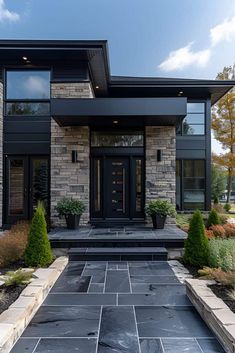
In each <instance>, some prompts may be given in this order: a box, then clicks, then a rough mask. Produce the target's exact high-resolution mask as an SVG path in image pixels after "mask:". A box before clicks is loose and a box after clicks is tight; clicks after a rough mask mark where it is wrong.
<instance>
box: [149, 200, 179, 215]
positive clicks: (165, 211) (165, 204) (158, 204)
mask: <svg viewBox="0 0 235 353" xmlns="http://www.w3.org/2000/svg"><path fill="white" fill-rule="evenodd" d="M145 210H146V213H147V215H149V216H155V215H156V214H158V215H161V216H171V217H175V216H176V211H175V207H174V206H173V205H172V204H171V203H170V202H169V201H167V200H155V201H150V202H149V204H148V205H147V206H146V208H145Z"/></svg>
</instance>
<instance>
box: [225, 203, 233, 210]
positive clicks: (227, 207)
mask: <svg viewBox="0 0 235 353" xmlns="http://www.w3.org/2000/svg"><path fill="white" fill-rule="evenodd" d="M231 208H232V206H231V205H230V203H226V204H225V205H224V210H225V211H226V212H229V211H230V210H231Z"/></svg>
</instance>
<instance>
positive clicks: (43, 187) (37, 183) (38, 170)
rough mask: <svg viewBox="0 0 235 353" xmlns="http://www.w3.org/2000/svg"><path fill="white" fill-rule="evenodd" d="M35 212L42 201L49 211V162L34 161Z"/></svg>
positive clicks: (44, 160) (33, 194)
mask: <svg viewBox="0 0 235 353" xmlns="http://www.w3.org/2000/svg"><path fill="white" fill-rule="evenodd" d="M32 187H33V190H32V196H33V210H35V209H36V207H37V203H38V201H42V202H43V204H44V207H45V209H46V210H47V211H48V206H49V205H48V195H49V193H48V160H47V159H34V160H33V180H32Z"/></svg>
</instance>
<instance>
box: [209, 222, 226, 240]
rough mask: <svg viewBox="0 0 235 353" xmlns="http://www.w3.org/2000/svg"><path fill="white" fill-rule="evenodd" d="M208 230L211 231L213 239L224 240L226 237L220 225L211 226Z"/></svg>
mask: <svg viewBox="0 0 235 353" xmlns="http://www.w3.org/2000/svg"><path fill="white" fill-rule="evenodd" d="M210 230H211V231H212V233H213V235H214V237H216V238H225V237H226V234H225V233H226V232H225V229H224V227H223V226H221V225H220V224H217V225H213V226H211V227H210Z"/></svg>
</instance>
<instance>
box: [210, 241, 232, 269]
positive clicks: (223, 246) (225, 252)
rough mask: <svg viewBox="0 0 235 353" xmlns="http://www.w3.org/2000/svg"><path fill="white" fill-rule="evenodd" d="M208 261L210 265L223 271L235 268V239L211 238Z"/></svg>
mask: <svg viewBox="0 0 235 353" xmlns="http://www.w3.org/2000/svg"><path fill="white" fill-rule="evenodd" d="M208 263H209V266H210V267H213V268H219V267H220V268H221V269H222V270H223V271H233V270H235V239H211V240H210V242H209V256H208Z"/></svg>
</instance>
